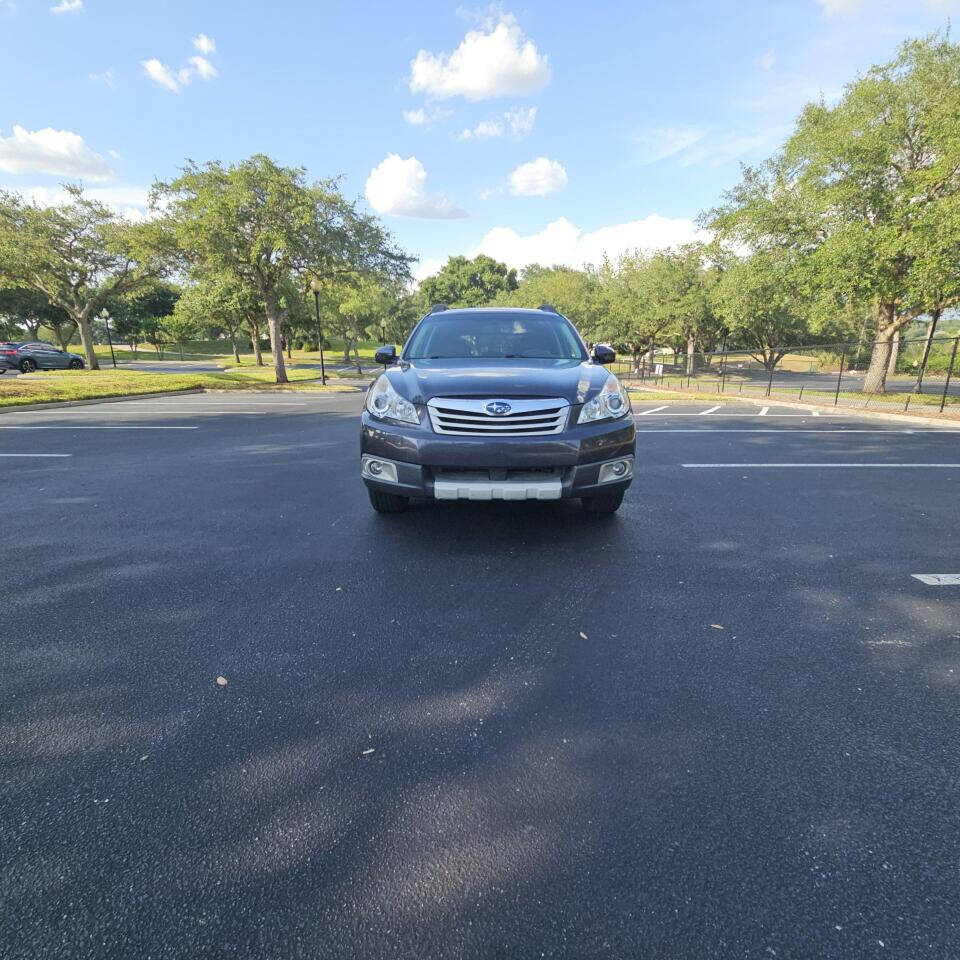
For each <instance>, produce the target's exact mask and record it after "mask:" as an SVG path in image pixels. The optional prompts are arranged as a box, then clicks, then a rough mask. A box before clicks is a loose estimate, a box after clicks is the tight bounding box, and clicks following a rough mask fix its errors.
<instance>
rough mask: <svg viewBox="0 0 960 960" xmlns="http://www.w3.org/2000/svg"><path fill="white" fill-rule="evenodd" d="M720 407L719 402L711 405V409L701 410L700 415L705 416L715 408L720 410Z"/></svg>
mask: <svg viewBox="0 0 960 960" xmlns="http://www.w3.org/2000/svg"><path fill="white" fill-rule="evenodd" d="M719 409H720V404H717V406H715V407H711V408H710V409H709V410H701V411H700V416H701V417H705V416H706V415H707V414H708V413H713V412H714V411H715V410H719Z"/></svg>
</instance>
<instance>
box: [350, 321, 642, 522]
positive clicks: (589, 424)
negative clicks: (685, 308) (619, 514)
mask: <svg viewBox="0 0 960 960" xmlns="http://www.w3.org/2000/svg"><path fill="white" fill-rule="evenodd" d="M614 358H615V355H614V352H613V350H612V349H611V348H610V347H608V346H605V345H603V344H597V345H596V346H594V348H593V351H592V352H591V351H588V350H587V348H586V345H585V344H584V342H583V340H582V339H581V338H580V335H579V334H578V333H577V330H576V328H575V327H574V326H573V324H572V323H571V322H570V321H569V320H568V319H567V318H566V317H564V316H562V315H561V314H560V313H559V312H558V311H557V310H555V309H554V308H553V307H551V306H549V305H547V304H544V305H543V306H542V307H541V308H540V309H538V310H529V309H519V308H514V307H499V308H494V307H474V308H464V309H447V308H446V307H444V306H442V305H441V306H438V307H434V309H433V310H431V311H430V313H428V314H427V316H425V317H424V318H423V319H422V320H421V321H420V322H419V323H418V324H417V326H416V327H415V328H414V330H413V333H411V335H410V338H409V339H408V340H407V343H406V346H405V347H404V348H403V351H402V353H401V354H400V355H399V357H398V356H397V352H396V348H395V347H392V346H388V347H381V348H380V349H379V350H378V351H377V356H376V359H377V362H378V363H383V364H385V365H387V369H386V370H385V371H384V372H383V374H382V375H381V376H380V377H379V378H378V379H377V380H376V382H375V383H374V384H373V386H371V387H370V389H369V390H368V391H367V396H366V401H365V403H364V411H363V414H362V420H363V426H362V435H361V451H360V454H361V463H360V474H361V477H362V478H363V481H364V483H365V484H366V485H367V489H368V492H369V495H370V502H371V504H372V505H373V508H374V509H375V510H377V511H378V512H380V513H398V512H400V511H401V510H403V509H405V508H406V507H407V505H408V503H409V501H410V498H411V497H425V498H429V499H436V500H558V499H561V498H570V497H579V498H580V499H581V501H582V503H583V507H584V509H586V510H587V511H589V512H591V513H613V512H614V511H615V510H617V509H618V508H619V506H620V503H621V501H622V500H623V495H624V492H625V491H626V489H627V487H629V486H630V482H631V480H632V479H633V468H634V454H635V447H636V428H635V426H634V423H633V417H632V416H631V415H630V413H631V411H630V400H629V397H628V396H627V392H626V390H624V388H623V387H622V386H621V385H620V382H619V381H618V380H617V378H616V377H615V376H614V375H613V374H612V373H611V372H610V371H609V370H607V369H605V367H604V364H606V363H610V362H611V361H613V360H614Z"/></svg>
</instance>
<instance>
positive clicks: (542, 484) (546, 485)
mask: <svg viewBox="0 0 960 960" xmlns="http://www.w3.org/2000/svg"><path fill="white" fill-rule="evenodd" d="M562 492H563V484H562V483H561V481H560V479H559V478H557V479H549V480H533V479H529V480H528V479H526V478H517V479H512V480H479V479H477V478H476V477H463V478H458V477H456V476H451V475H450V474H447V475H446V478H445V479H443V480H434V482H433V495H434V497H435V498H436V499H437V500H559V499H560V495H561V493H562Z"/></svg>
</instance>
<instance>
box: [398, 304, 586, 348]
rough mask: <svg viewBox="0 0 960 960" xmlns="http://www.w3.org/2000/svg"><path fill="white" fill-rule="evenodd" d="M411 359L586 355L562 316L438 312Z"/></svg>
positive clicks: (415, 340)
mask: <svg viewBox="0 0 960 960" xmlns="http://www.w3.org/2000/svg"><path fill="white" fill-rule="evenodd" d="M405 357H406V359H408V360H447V359H450V360H453V359H471V358H477V359H488V360H515V359H530V360H584V359H586V354H585V353H584V350H583V345H582V344H581V342H580V338H579V337H578V336H577V334H576V332H575V331H574V329H573V327H572V326H571V325H570V324H569V323H568V322H567V321H566V320H565V319H564V318H563V317H560V316H552V317H550V316H540V315H537V314H523V313H493V312H490V313H471V314H448V313H437V314H433V315H431V316H429V317H427V318H426V319H424V321H423V322H422V323H421V324H420V326H419V327H418V328H417V330H416V331H415V332H414V334H413V336H412V337H411V339H410V343H409V344H408V345H407V350H406V353H405Z"/></svg>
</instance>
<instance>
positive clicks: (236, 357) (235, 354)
mask: <svg viewBox="0 0 960 960" xmlns="http://www.w3.org/2000/svg"><path fill="white" fill-rule="evenodd" d="M230 346H231V347H233V362H234V363H235V364H236V365H237V366H238V367H239V366H240V351H239V350H238V349H237V337H236V334H233V333H231V334H230Z"/></svg>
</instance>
